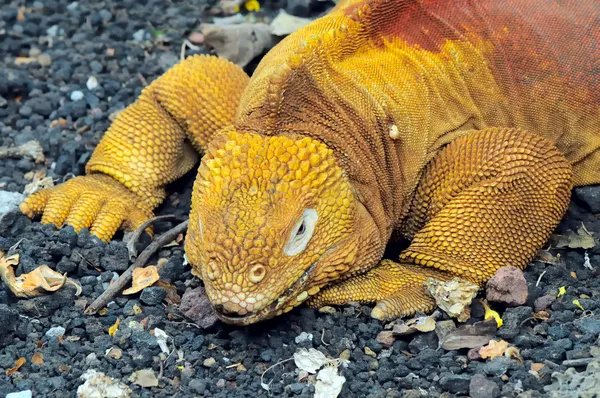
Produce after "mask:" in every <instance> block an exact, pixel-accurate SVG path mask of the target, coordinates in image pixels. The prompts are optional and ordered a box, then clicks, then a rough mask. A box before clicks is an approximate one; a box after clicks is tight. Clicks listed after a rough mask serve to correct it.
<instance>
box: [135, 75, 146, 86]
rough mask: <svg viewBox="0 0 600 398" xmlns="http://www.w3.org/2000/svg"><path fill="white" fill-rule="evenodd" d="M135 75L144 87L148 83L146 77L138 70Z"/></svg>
mask: <svg viewBox="0 0 600 398" xmlns="http://www.w3.org/2000/svg"><path fill="white" fill-rule="evenodd" d="M137 77H138V79H140V82H141V83H142V86H144V87H146V86H147V85H148V82H147V81H146V78H145V77H144V75H142V74H141V73H139V72H138V74H137Z"/></svg>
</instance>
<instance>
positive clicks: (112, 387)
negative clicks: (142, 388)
mask: <svg viewBox="0 0 600 398" xmlns="http://www.w3.org/2000/svg"><path fill="white" fill-rule="evenodd" d="M80 379H82V380H85V383H83V384H82V385H80V386H79V387H77V397H131V394H132V391H131V389H130V388H129V387H128V386H126V385H125V384H123V383H121V382H120V381H118V380H115V379H113V378H112V377H108V376H106V375H105V374H104V373H102V372H98V371H97V370H94V369H88V370H86V371H85V373H84V374H82V375H81V376H80Z"/></svg>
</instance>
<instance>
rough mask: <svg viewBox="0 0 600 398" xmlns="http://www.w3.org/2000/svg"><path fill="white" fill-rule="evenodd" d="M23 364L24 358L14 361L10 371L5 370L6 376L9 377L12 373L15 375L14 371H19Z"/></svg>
mask: <svg viewBox="0 0 600 398" xmlns="http://www.w3.org/2000/svg"><path fill="white" fill-rule="evenodd" d="M25 362H27V360H26V359H25V357H21V358H19V359H17V360H16V361H15V366H13V367H12V368H10V369H6V375H7V376H10V375H12V374H13V373H15V372H16V371H18V370H19V369H21V366H23V365H25Z"/></svg>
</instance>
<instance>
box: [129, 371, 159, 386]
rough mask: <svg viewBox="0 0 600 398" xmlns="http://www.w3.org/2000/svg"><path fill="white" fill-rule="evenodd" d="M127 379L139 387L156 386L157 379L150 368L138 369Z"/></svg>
mask: <svg viewBox="0 0 600 398" xmlns="http://www.w3.org/2000/svg"><path fill="white" fill-rule="evenodd" d="M129 381H130V382H132V383H134V384H137V385H138V386H141V387H156V386H158V379H157V378H156V374H155V373H154V370H152V369H140V370H137V371H135V372H133V373H132V374H131V376H129Z"/></svg>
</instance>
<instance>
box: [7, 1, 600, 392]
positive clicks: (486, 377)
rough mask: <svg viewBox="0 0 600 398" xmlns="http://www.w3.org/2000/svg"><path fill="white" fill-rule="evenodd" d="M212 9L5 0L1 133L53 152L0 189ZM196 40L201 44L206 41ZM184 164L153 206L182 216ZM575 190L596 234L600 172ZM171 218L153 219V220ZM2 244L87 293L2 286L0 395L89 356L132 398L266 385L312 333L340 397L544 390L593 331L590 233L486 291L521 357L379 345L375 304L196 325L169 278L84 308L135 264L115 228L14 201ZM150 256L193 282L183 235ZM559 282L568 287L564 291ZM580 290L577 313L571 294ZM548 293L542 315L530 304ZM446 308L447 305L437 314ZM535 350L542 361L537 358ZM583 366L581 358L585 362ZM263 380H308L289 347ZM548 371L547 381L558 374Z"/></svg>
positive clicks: (65, 147)
mask: <svg viewBox="0 0 600 398" xmlns="http://www.w3.org/2000/svg"><path fill="white" fill-rule="evenodd" d="M7 1H8V4H7ZM24 3H25V6H24V7H23V4H24ZM315 4H316V3H311V2H310V0H305V1H301V0H294V1H293V2H292V0H289V3H288V5H287V7H288V9H289V10H292V11H293V12H294V13H296V14H298V15H304V16H306V15H314V13H318V12H322V11H323V9H324V5H323V3H319V4H318V5H316V6H315ZM281 6H285V2H283V4H279V5H278V4H275V3H272V4H269V5H268V6H267V10H266V11H265V12H264V13H263V14H265V15H273V12H274V11H275V10H276V9H277V8H278V7H281ZM19 7H21V8H19ZM205 8H207V3H206V2H204V1H197V0H185V1H172V2H167V1H161V0H146V1H132V0H123V1H114V2H108V1H95V2H87V1H81V2H79V3H77V2H69V1H62V0H44V1H35V2H30V1H26V2H24V1H14V0H6V1H5V2H4V4H3V6H2V7H1V8H0V56H1V57H2V58H1V59H0V145H1V146H11V147H12V146H18V145H21V144H23V143H25V142H27V141H30V140H37V141H38V142H39V143H40V144H41V146H42V148H43V150H44V154H45V156H46V162H45V163H44V164H35V163H34V162H33V161H32V160H30V159H27V158H21V159H19V158H15V159H3V160H2V163H0V189H1V190H4V191H13V192H22V191H23V189H24V187H25V185H26V184H27V183H28V182H29V180H28V176H27V173H29V172H31V171H36V170H39V169H44V170H45V171H46V172H47V175H48V176H51V177H53V178H55V179H56V180H58V181H62V180H63V179H65V178H68V177H69V176H71V175H79V174H82V173H83V169H84V165H85V163H86V162H87V160H88V159H89V157H90V155H91V153H92V150H93V149H94V147H95V145H96V144H97V142H98V140H99V138H100V137H101V135H102V133H103V131H105V130H106V128H107V127H108V126H109V124H110V120H111V118H112V117H113V116H111V115H114V113H115V112H117V111H119V110H121V109H123V108H124V107H125V106H127V105H128V104H130V103H131V102H133V101H134V99H135V98H136V97H137V96H138V95H139V93H140V91H141V89H142V88H143V87H144V85H145V84H146V82H150V81H152V80H153V79H155V78H156V77H157V76H159V75H160V74H161V73H163V72H164V71H165V70H166V69H168V68H169V67H170V66H172V65H173V64H174V63H175V62H177V60H178V59H179V53H180V51H181V45H182V43H183V40H184V39H185V38H186V37H188V35H189V34H190V33H191V32H192V31H193V29H194V28H196V27H197V26H198V25H199V23H200V22H201V21H205V20H207V19H206V18H204V17H203V15H207V14H208V13H207V12H203V11H202V10H204V9H205ZM196 52H206V50H205V49H204V48H202V47H201V48H200V49H199V50H197V51H196ZM192 53H194V51H193V50H188V51H187V53H186V54H188V55H189V54H192ZM17 59H19V60H20V61H17V62H16V60H17ZM248 69H249V70H251V69H252V65H250V66H249V67H248ZM91 77H94V78H95V80H96V81H97V83H98V85H97V87H96V88H88V86H90V84H91V87H93V84H94V82H93V80H94V79H91V80H90V78H91ZM193 177H194V176H193V175H189V176H187V177H186V178H184V179H182V181H180V182H178V183H176V184H174V185H173V187H171V189H170V191H171V192H173V194H172V195H171V196H170V197H169V198H168V199H167V202H166V204H165V205H164V206H163V207H162V208H161V209H160V210H159V214H172V213H175V214H179V215H186V213H187V211H188V208H189V203H190V198H189V197H190V187H191V182H192V181H193ZM574 197H575V200H574V201H573V204H572V205H571V207H570V209H569V212H568V214H567V216H566V217H565V220H564V221H563V222H562V223H561V225H560V226H559V228H558V230H557V232H556V233H565V232H566V231H567V230H569V229H571V230H577V229H578V228H579V226H580V225H581V223H582V222H583V223H584V225H585V226H586V228H587V230H588V231H590V232H592V233H595V234H596V236H600V218H599V217H598V214H597V213H598V212H599V211H600V209H598V207H599V206H600V199H599V197H600V187H591V188H586V189H580V190H578V191H577V192H576V194H575V195H574ZM592 210H593V211H595V212H596V215H594V214H593V211H592ZM170 226H171V224H169V223H162V224H158V226H157V232H159V233H160V232H164V231H165V230H166V229H168V228H169V227H170ZM17 243H18V245H17V246H16V248H15V247H14V246H15V245H16V244H17ZM146 243H148V242H146ZM11 247H13V248H12V249H11ZM0 250H2V251H6V252H8V254H12V253H19V254H20V255H21V259H20V263H19V265H18V268H17V274H21V273H26V272H30V271H32V270H33V269H35V268H36V267H38V266H39V265H42V264H47V265H48V266H49V267H50V268H52V269H55V270H57V271H59V272H61V273H64V272H68V274H69V276H70V277H72V278H74V279H76V280H78V281H79V283H80V284H81V285H82V288H83V294H82V295H81V296H80V297H74V290H73V289H72V288H70V287H65V288H63V289H61V290H60V291H58V292H57V293H55V294H52V295H50V296H43V297H38V298H34V299H29V300H24V299H16V298H15V297H14V296H13V295H12V294H11V293H10V292H7V291H6V290H4V287H3V286H0V322H2V327H1V328H0V347H2V348H1V350H0V367H1V368H3V369H4V370H8V369H9V368H12V367H13V366H14V364H15V361H16V360H17V359H18V358H21V357H24V358H25V359H26V363H25V364H24V365H23V366H22V367H21V368H20V369H19V370H18V371H16V372H14V373H12V374H10V375H7V373H11V372H5V371H2V372H0V394H2V395H4V394H7V393H10V392H15V391H23V390H32V391H33V394H34V396H37V397H42V396H43V397H46V396H48V397H53V396H64V395H65V394H69V395H71V396H72V395H74V392H75V391H76V390H77V387H78V386H79V385H81V384H82V383H83V380H81V379H80V376H81V375H82V374H83V373H84V372H86V371H87V370H88V369H95V370H98V371H101V372H103V373H104V374H106V375H107V376H109V377H112V378H114V379H117V380H120V381H121V382H123V383H124V384H126V385H128V386H129V388H131V389H132V391H133V395H134V396H140V397H144V396H157V397H162V396H164V397H167V396H173V395H174V396H180V397H188V396H215V397H233V396H236V397H238V396H239V397H244V396H248V397H254V396H267V395H268V393H267V391H266V390H264V389H263V388H262V387H261V384H260V383H261V375H262V374H263V372H264V371H265V370H266V369H267V368H269V367H270V366H272V365H274V364H276V363H277V362H279V361H281V360H285V359H288V358H290V357H292V355H293V354H294V353H295V352H296V351H297V350H298V349H299V348H311V347H313V348H316V349H317V350H319V351H321V352H323V353H324V354H326V355H328V356H330V357H333V358H338V357H340V355H342V356H347V355H348V354H349V363H348V366H347V367H346V368H340V372H341V374H342V375H343V376H344V377H345V378H346V382H345V384H344V387H343V390H342V393H341V396H343V397H373V398H374V397H421V396H431V397H439V396H444V397H452V396H466V395H469V394H470V396H472V397H474V398H476V397H487V398H490V397H498V396H503V397H512V396H519V397H541V396H549V395H548V394H550V392H548V391H544V386H550V385H551V383H552V382H553V379H552V377H551V374H552V372H564V371H565V370H566V368H567V367H566V366H565V365H564V364H563V361H565V360H573V359H582V358H590V357H591V356H592V353H593V352H594V350H595V348H594V347H595V346H598V338H599V334H600V278H598V277H599V276H600V246H598V245H596V247H595V248H593V249H591V250H588V253H587V254H588V256H589V259H590V263H591V265H592V267H593V269H588V268H585V267H584V265H583V264H584V261H585V258H584V255H585V253H584V250H581V249H562V250H554V249H553V250H551V252H552V254H554V255H556V254H560V255H561V263H560V264H557V265H549V264H546V263H543V262H540V261H536V262H534V263H533V264H531V265H530V266H529V267H528V268H527V270H526V271H525V273H524V274H525V279H526V281H527V286H528V290H529V296H528V299H527V302H526V303H525V304H524V305H521V306H518V307H511V308H506V307H503V306H501V305H498V304H496V305H495V306H494V308H495V309H496V310H497V311H498V312H500V314H501V316H502V317H503V319H504V325H503V326H502V327H501V328H500V329H499V330H498V331H497V333H496V339H497V340H500V339H504V340H506V341H508V342H509V343H510V344H511V345H513V346H515V347H517V348H518V349H519V350H520V354H521V356H522V359H523V363H519V361H517V360H514V359H510V358H507V357H504V356H501V357H497V358H495V359H493V360H489V359H488V360H487V361H486V360H482V359H475V358H473V357H472V356H469V358H468V353H467V351H468V350H466V349H461V350H457V351H446V350H443V349H441V348H440V349H438V337H437V334H436V333H435V332H428V333H417V334H413V335H409V336H403V337H399V338H397V339H396V340H395V342H393V344H392V345H391V346H390V347H388V346H387V345H382V344H381V343H380V342H378V341H377V340H376V337H377V335H378V333H379V332H381V331H382V330H383V327H384V325H382V324H381V323H379V322H377V321H375V320H372V319H370V318H369V316H368V314H369V312H370V308H368V307H354V306H347V307H344V308H338V309H337V311H335V312H334V313H319V312H317V311H314V310H312V309H307V308H300V309H296V310H294V311H292V312H291V313H289V314H287V315H285V316H281V317H279V318H277V319H274V320H272V321H268V322H264V323H261V324H258V325H253V326H250V327H244V328H236V327H229V326H226V325H223V324H221V323H217V324H216V325H214V326H213V327H211V328H209V329H207V330H202V329H201V328H198V327H196V326H195V325H193V324H191V323H190V322H187V321H185V319H183V318H182V317H181V316H180V315H179V313H178V309H177V306H176V305H173V304H166V303H165V301H164V300H163V299H164V296H165V288H164V287H152V288H148V289H145V290H144V292H142V293H141V295H140V294H138V295H134V296H128V297H118V298H117V299H116V300H115V301H114V302H112V303H110V304H109V305H108V307H107V311H106V312H105V313H104V315H101V316H84V315H83V307H84V306H85V304H86V303H90V302H91V301H92V300H93V299H94V298H95V297H97V296H98V295H99V294H100V293H101V292H102V291H103V290H104V289H105V288H106V286H108V284H109V283H110V281H111V280H112V279H113V278H114V276H115V273H120V272H122V271H124V270H125V269H126V268H127V267H128V266H129V264H130V261H129V258H128V254H127V249H126V247H125V245H124V244H123V243H122V242H121V241H120V237H117V240H114V241H112V242H111V243H110V244H108V245H107V244H103V243H101V242H98V241H97V240H96V239H94V238H91V237H90V235H89V232H88V231H87V230H84V231H82V233H80V234H79V235H77V234H75V232H74V231H73V229H72V228H70V227H67V228H63V229H61V230H60V231H57V230H55V229H54V228H53V227H51V226H43V225H41V224H39V223H37V222H31V221H30V220H29V219H28V218H27V217H24V216H23V215H20V214H18V213H9V214H7V215H6V216H5V217H4V218H3V219H2V221H1V222H0ZM394 251H396V252H397V250H391V251H390V252H394ZM158 258H164V259H167V260H168V261H167V263H166V265H165V266H164V267H163V269H162V271H161V277H162V279H163V280H164V281H166V282H168V283H171V284H172V285H174V286H175V287H176V290H177V293H178V295H180V296H181V295H182V294H183V293H184V292H185V291H186V289H190V288H195V287H197V286H198V285H199V281H198V280H197V279H195V278H194V277H192V276H191V274H190V272H189V269H188V268H187V267H186V266H184V265H183V248H181V247H168V248H164V249H162V250H161V251H160V252H159V253H158V255H157V256H155V258H154V259H153V260H152V261H151V262H150V263H153V264H155V263H156V261H157V259H158ZM542 275H543V276H542ZM540 276H541V279H540ZM538 279H539V284H538V285H537V286H536V282H537V281H538ZM562 286H565V287H566V291H565V293H564V294H563V295H561V297H559V298H557V296H558V294H559V291H560V290H559V289H560V287H562ZM542 297H543V298H542ZM576 299H578V300H579V301H578V303H579V304H580V305H581V306H582V307H583V308H584V309H585V310H586V312H585V313H584V312H583V311H582V310H581V309H580V308H578V306H577V305H576V304H574V303H573V300H576ZM536 307H537V308H536ZM546 307H547V308H546ZM543 308H546V312H547V314H548V315H549V317H547V319H541V318H540V317H539V316H537V317H533V313H534V312H536V311H538V310H540V309H543ZM483 316H484V312H483V309H482V307H481V305H479V304H476V305H474V306H473V310H472V319H471V320H469V321H468V323H474V322H476V321H480V320H482V319H483ZM542 318H543V317H542ZM117 319H120V326H119V328H118V331H117V332H116V334H115V335H114V336H112V337H111V336H110V335H109V333H108V329H109V327H110V326H112V325H113V324H114V323H115V321H116V320H117ZM442 319H447V318H444V315H442V316H441V318H439V320H442ZM155 328H160V329H162V330H164V331H165V332H166V333H167V334H168V335H169V336H170V337H171V338H172V339H170V340H169V345H170V347H172V346H174V347H175V348H176V349H177V350H179V351H180V352H181V354H177V353H175V354H172V355H170V356H168V357H167V356H165V355H164V354H161V349H160V347H159V345H158V343H157V341H156V337H155V336H154V335H152V334H151V333H150V331H152V330H154V329H155ZM302 333H305V334H302ZM306 333H309V334H310V335H312V339H310V338H306ZM59 335H60V336H61V337H59ZM299 336H303V337H304V338H303V337H300V338H299ZM388 345H389V344H388ZM111 348H112V351H110V352H109V351H108V350H110V349H111ZM35 353H41V354H42V355H43V363H39V354H36V356H37V359H38V361H34V362H32V359H33V356H34V354H35ZM35 362H37V363H35ZM534 363H535V364H542V365H543V367H542V368H541V369H539V370H538V371H537V372H532V371H530V370H531V369H532V364H534ZM230 365H233V366H230ZM542 365H534V367H535V366H542ZM148 368H151V369H153V370H154V371H155V374H156V375H159V373H160V374H161V377H160V378H159V382H158V386H156V387H151V388H142V387H140V386H139V385H136V384H134V383H132V382H131V381H130V380H129V377H130V375H131V374H132V373H134V372H135V371H137V370H140V369H148ZM584 369H585V366H578V367H577V371H580V372H583V370H584ZM590 374H593V372H592V373H590ZM474 375H478V376H476V377H473V376H474ZM593 377H596V379H595V380H596V381H595V382H596V383H597V384H596V386H597V387H598V390H597V391H600V382H599V381H598V376H597V373H596V376H589V378H588V381H589V380H592V379H593ZM567 378H568V377H567ZM571 378H573V377H571ZM271 380H272V383H271V384H270V389H271V395H272V396H299V397H302V396H306V397H309V396H313V394H314V390H315V387H314V385H313V384H311V382H307V380H306V379H304V380H302V381H299V380H298V373H297V371H296V366H295V365H294V362H293V361H288V362H285V363H283V364H281V365H277V366H274V367H273V368H272V369H271V370H270V371H269V372H267V373H266V374H265V379H264V381H265V382H266V383H268V382H269V381H271ZM312 381H313V382H314V380H312ZM553 385H554V386H555V387H552V389H553V390H556V386H557V384H556V383H555V384H553ZM571 389H572V390H573V391H576V388H575V387H572V388H571ZM557 394H559V395H556V396H565V397H568V396H574V397H575V396H577V395H569V394H570V393H565V395H561V394H562V393H559V392H557Z"/></svg>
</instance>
